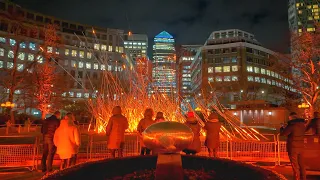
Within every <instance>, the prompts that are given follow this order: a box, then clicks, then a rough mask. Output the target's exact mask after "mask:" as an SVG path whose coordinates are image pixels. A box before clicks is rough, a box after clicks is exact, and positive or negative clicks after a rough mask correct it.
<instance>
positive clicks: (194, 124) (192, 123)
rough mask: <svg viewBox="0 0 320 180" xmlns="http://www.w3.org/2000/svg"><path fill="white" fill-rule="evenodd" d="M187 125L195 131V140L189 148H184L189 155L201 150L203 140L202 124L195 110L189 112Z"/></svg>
mask: <svg viewBox="0 0 320 180" xmlns="http://www.w3.org/2000/svg"><path fill="white" fill-rule="evenodd" d="M185 125H186V126H188V127H189V128H190V129H191V130H192V132H193V141H192V143H191V144H190V145H189V147H188V148H186V149H184V150H183V152H184V153H186V154H187V155H190V154H191V155H196V153H198V152H200V151H201V142H200V130H201V126H200V125H199V123H198V121H197V119H196V117H195V116H194V113H193V112H188V114H187V121H186V122H185Z"/></svg>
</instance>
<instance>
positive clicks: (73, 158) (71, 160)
mask: <svg viewBox="0 0 320 180" xmlns="http://www.w3.org/2000/svg"><path fill="white" fill-rule="evenodd" d="M72 122H73V125H74V126H75V127H76V128H77V129H78V133H79V135H78V136H79V142H80V144H81V131H80V127H79V122H78V121H77V120H76V118H75V116H74V114H72ZM79 148H80V146H78V148H76V149H75V154H73V155H72V157H71V159H70V166H73V165H76V163H77V158H78V153H79Z"/></svg>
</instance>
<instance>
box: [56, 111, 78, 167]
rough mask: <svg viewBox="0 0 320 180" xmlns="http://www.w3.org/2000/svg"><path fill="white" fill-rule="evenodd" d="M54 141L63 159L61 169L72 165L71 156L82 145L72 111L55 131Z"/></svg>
mask: <svg viewBox="0 0 320 180" xmlns="http://www.w3.org/2000/svg"><path fill="white" fill-rule="evenodd" d="M53 142H54V144H55V146H56V147H57V154H58V155H59V157H60V159H61V161H62V162H61V165H60V170H62V169H64V168H67V167H69V166H70V162H71V158H72V156H73V155H74V154H76V152H77V150H78V148H79V146H80V134H79V131H78V128H77V127H76V126H75V125H74V123H73V116H72V114H71V113H67V115H66V116H65V117H64V118H63V119H62V120H61V122H60V126H59V127H58V129H57V130H56V132H55V133H54V138H53Z"/></svg>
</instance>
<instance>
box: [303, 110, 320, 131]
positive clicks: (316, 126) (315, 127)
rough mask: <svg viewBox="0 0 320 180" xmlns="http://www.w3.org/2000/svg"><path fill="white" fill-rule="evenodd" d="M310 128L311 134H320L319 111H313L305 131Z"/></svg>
mask: <svg viewBox="0 0 320 180" xmlns="http://www.w3.org/2000/svg"><path fill="white" fill-rule="evenodd" d="M310 129H312V131H313V134H315V135H320V113H319V112H314V113H313V119H311V121H310V123H309V124H308V125H307V128H306V131H309V130H310Z"/></svg>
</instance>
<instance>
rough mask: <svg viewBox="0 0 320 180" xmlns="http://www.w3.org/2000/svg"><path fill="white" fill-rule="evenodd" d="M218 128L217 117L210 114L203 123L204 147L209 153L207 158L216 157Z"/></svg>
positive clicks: (219, 124) (218, 140)
mask: <svg viewBox="0 0 320 180" xmlns="http://www.w3.org/2000/svg"><path fill="white" fill-rule="evenodd" d="M220 128H221V123H220V122H219V116H218V114H217V113H214V112H213V113H211V114H210V115H209V117H208V121H207V122H206V123H205V126H204V129H205V130H206V133H207V135H206V140H205V146H207V148H208V151H209V157H215V158H216V157H217V151H218V148H219V145H220V135H219V133H220Z"/></svg>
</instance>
